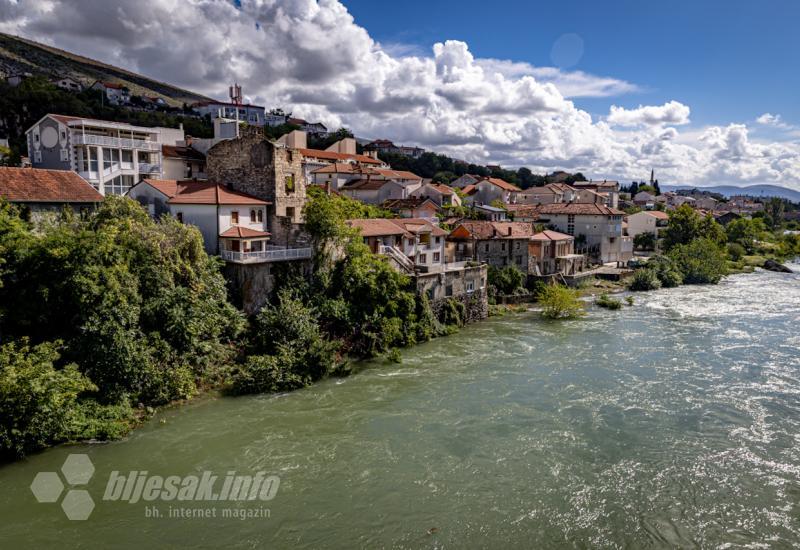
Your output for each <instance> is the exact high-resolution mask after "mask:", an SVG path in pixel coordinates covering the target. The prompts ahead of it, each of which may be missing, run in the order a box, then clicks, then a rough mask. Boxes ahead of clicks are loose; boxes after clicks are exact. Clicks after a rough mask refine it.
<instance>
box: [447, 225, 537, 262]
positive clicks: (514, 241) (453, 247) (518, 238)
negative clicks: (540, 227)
mask: <svg viewBox="0 0 800 550" xmlns="http://www.w3.org/2000/svg"><path fill="white" fill-rule="evenodd" d="M534 233H535V231H534V228H533V224H531V223H526V222H492V221H486V220H470V221H466V220H465V221H462V222H460V223H459V224H458V225H457V226H456V227H454V228H453V230H452V231H451V232H450V234H449V235H448V236H447V246H448V257H452V258H454V259H455V261H469V260H472V261H479V262H485V263H487V264H489V265H493V266H495V267H500V268H502V267H506V266H509V265H513V266H516V267H517V268H518V269H520V270H521V271H523V272H524V273H530V272H531V270H530V267H529V261H528V260H529V256H528V253H529V251H528V242H529V241H530V239H531V237H532V236H533V235H534Z"/></svg>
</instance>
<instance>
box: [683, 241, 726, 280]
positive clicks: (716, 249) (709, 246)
mask: <svg viewBox="0 0 800 550" xmlns="http://www.w3.org/2000/svg"><path fill="white" fill-rule="evenodd" d="M669 258H670V259H671V260H672V261H673V262H675V265H676V266H677V267H678V269H679V270H680V272H681V273H682V274H683V282H684V283H686V284H705V283H718V282H719V281H720V280H721V279H722V277H723V276H724V275H725V274H726V272H727V264H726V259H727V258H726V254H725V251H724V249H723V248H722V247H720V245H719V244H718V243H717V242H714V241H712V240H710V239H695V240H693V241H691V242H690V243H688V244H681V245H677V246H675V247H673V249H672V250H670V252H669Z"/></svg>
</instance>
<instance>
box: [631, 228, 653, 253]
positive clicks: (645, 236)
mask: <svg viewBox="0 0 800 550" xmlns="http://www.w3.org/2000/svg"><path fill="white" fill-rule="evenodd" d="M633 246H635V247H636V248H639V249H641V250H653V249H654V248H655V247H656V234H655V233H653V232H652V231H645V232H644V233H639V234H638V235H636V236H635V237H634V238H633Z"/></svg>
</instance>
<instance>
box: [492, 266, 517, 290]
mask: <svg viewBox="0 0 800 550" xmlns="http://www.w3.org/2000/svg"><path fill="white" fill-rule="evenodd" d="M488 284H489V285H490V286H492V287H494V288H495V289H496V290H497V292H498V293H500V294H514V292H516V291H517V290H519V289H520V288H522V287H523V285H524V284H525V274H524V273H523V272H522V271H520V270H519V269H518V268H517V267H516V266H513V265H509V266H506V267H503V268H497V267H495V266H492V265H490V266H489V273H488Z"/></svg>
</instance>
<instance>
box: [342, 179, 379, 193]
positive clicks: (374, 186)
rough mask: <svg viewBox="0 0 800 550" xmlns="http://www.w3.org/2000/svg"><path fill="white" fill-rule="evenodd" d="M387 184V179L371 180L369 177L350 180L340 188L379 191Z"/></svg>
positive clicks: (344, 189) (343, 189)
mask: <svg viewBox="0 0 800 550" xmlns="http://www.w3.org/2000/svg"><path fill="white" fill-rule="evenodd" d="M384 185H386V180H371V179H369V178H366V179H365V178H362V179H357V180H353V181H348V182H347V183H346V184H344V185H342V187H341V188H340V189H341V190H342V191H353V190H359V191H377V190H378V189H380V188H381V187H383V186H384Z"/></svg>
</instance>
